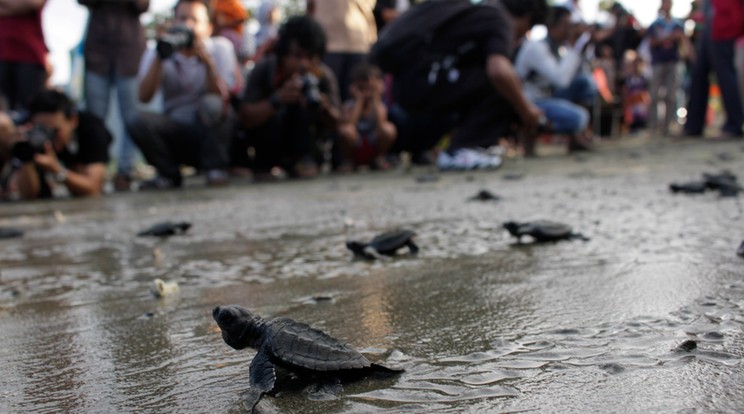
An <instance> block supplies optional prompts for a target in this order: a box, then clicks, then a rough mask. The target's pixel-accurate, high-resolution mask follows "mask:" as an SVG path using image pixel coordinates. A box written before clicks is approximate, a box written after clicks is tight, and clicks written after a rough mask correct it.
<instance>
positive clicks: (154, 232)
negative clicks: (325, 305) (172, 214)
mask: <svg viewBox="0 0 744 414" xmlns="http://www.w3.org/2000/svg"><path fill="white" fill-rule="evenodd" d="M189 228H191V223H189V222H186V221H182V222H177V223H174V222H171V221H163V222H161V223H157V224H155V225H153V226H152V227H150V228H149V229H147V230H142V231H141V232H139V233H137V236H140V237H142V236H155V237H166V236H174V235H176V234H183V233H186V231H187V230H188V229H189Z"/></svg>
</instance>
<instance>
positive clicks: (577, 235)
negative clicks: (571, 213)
mask: <svg viewBox="0 0 744 414" xmlns="http://www.w3.org/2000/svg"><path fill="white" fill-rule="evenodd" d="M568 238H569V239H570V240H573V239H578V240H581V241H589V240H591V239H590V238H588V237H586V236H584V235H583V234H581V233H571V235H570V236H569V237H568Z"/></svg>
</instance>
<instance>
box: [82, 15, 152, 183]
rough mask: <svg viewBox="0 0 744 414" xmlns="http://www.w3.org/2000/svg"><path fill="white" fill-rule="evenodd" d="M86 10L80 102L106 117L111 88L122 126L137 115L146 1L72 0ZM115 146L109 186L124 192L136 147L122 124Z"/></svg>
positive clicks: (128, 180) (99, 115)
mask: <svg viewBox="0 0 744 414" xmlns="http://www.w3.org/2000/svg"><path fill="white" fill-rule="evenodd" d="M78 3H80V4H82V5H84V6H87V7H88V10H89V11H90V16H89V17H88V30H87V33H86V37H85V45H84V52H83V53H84V55H85V104H86V108H87V109H88V110H89V111H90V112H92V113H93V114H95V115H97V116H98V117H99V118H101V119H104V120H105V119H106V116H107V115H108V109H109V102H110V93H111V88H112V87H115V88H116V95H117V98H118V104H119V113H120V114H121V120H122V121H123V123H124V125H127V124H130V123H132V122H133V121H134V120H135V119H136V117H137V69H138V68H139V62H140V58H141V57H142V53H143V52H144V50H145V31H144V29H143V28H142V24H140V20H139V18H140V15H141V14H142V13H144V12H146V11H147V8H148V7H149V5H150V0H123V1H118V2H112V1H107V0H78ZM121 132H122V133H121V134H118V135H119V139H118V140H117V141H118V146H117V148H116V149H115V154H116V155H115V158H116V168H117V171H116V176H115V177H114V189H116V190H117V191H128V190H129V187H130V184H131V173H132V167H133V164H134V156H135V152H136V147H135V146H134V143H132V140H131V139H130V138H129V135H127V134H126V128H125V130H124V131H121Z"/></svg>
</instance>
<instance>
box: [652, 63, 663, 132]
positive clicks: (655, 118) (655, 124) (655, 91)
mask: <svg viewBox="0 0 744 414" xmlns="http://www.w3.org/2000/svg"><path fill="white" fill-rule="evenodd" d="M663 75H664V70H663V65H662V64H656V65H652V66H651V81H650V82H649V87H648V93H649V96H650V97H651V103H650V104H649V107H648V129H649V131H651V133H652V134H655V133H656V132H657V130H658V129H659V91H660V90H661V83H662V77H663Z"/></svg>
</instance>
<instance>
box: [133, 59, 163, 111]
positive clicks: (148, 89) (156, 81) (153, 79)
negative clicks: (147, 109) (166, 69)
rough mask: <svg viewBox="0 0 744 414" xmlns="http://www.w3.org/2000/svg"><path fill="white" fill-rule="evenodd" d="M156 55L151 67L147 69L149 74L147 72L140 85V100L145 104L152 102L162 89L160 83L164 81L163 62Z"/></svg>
mask: <svg viewBox="0 0 744 414" xmlns="http://www.w3.org/2000/svg"><path fill="white" fill-rule="evenodd" d="M154 55H155V56H153V57H152V60H151V61H150V66H149V67H148V68H147V72H145V76H143V77H142V79H141V80H140V84H139V90H138V95H139V100H140V101H141V102H145V103H147V102H150V100H151V99H152V97H153V96H154V95H155V92H157V91H158V88H159V87H160V81H161V80H162V79H163V62H162V61H161V60H160V57H158V56H157V53H155V54H154Z"/></svg>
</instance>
